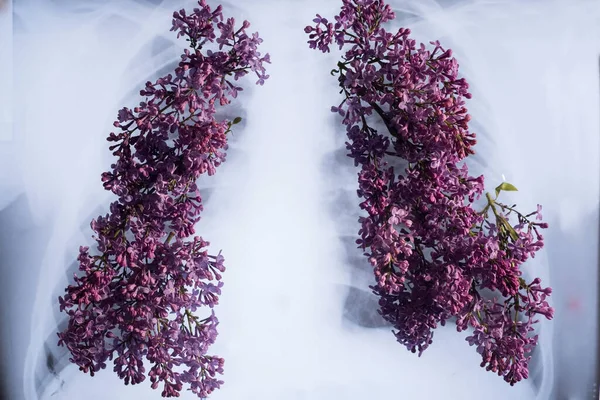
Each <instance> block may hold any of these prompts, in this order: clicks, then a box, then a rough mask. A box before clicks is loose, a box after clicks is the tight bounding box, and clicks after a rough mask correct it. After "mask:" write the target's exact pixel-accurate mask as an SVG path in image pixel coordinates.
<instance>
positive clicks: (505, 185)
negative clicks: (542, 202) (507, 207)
mask: <svg viewBox="0 0 600 400" xmlns="http://www.w3.org/2000/svg"><path fill="white" fill-rule="evenodd" d="M502 190H504V191H505V192H517V191H518V190H519V189H517V188H516V187H515V186H514V185H512V184H510V183H508V182H502V183H501V184H500V185H498V187H497V188H496V197H498V195H499V194H500V192H501V191H502Z"/></svg>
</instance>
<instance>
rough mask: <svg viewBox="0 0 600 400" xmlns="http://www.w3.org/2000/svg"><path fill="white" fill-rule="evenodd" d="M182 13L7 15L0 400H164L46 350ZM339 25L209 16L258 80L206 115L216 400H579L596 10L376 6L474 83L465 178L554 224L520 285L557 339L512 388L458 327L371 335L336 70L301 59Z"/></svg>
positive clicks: (590, 280) (255, 5) (304, 13)
mask: <svg viewBox="0 0 600 400" xmlns="http://www.w3.org/2000/svg"><path fill="white" fill-rule="evenodd" d="M194 4H195V2H194V1H159V0H152V1H150V0H118V1H117V0H102V1H100V0H98V1H89V2H86V3H85V4H84V5H81V4H80V3H78V2H74V1H69V2H65V1H60V2H59V1H51V2H50V1H45V0H23V1H20V2H17V4H15V10H14V11H15V13H14V16H13V22H14V66H15V83H14V88H15V97H14V105H15V111H14V115H13V121H12V122H11V123H12V124H13V128H14V131H13V132H14V135H13V136H12V138H10V140H8V141H1V142H0V156H2V157H0V166H1V167H3V170H4V171H7V172H8V173H7V174H4V175H3V177H2V178H0V189H1V190H2V193H1V194H0V260H1V263H2V268H0V274H1V275H0V278H1V279H0V285H2V286H0V288H1V290H0V315H1V316H2V320H3V321H10V322H8V323H6V322H5V323H4V324H2V326H1V327H0V335H1V338H2V339H1V340H2V346H1V347H0V360H1V361H2V362H0V373H1V374H2V376H3V384H4V393H5V396H4V397H3V398H7V399H9V400H21V399H25V400H46V399H52V400H54V399H58V400H60V399H65V400H66V399H73V398H80V397H83V396H85V398H86V399H87V400H95V399H98V400H101V399H106V398H111V399H121V398H122V399H128V400H131V399H135V398H140V399H152V398H158V397H159V396H160V392H159V391H153V390H151V389H150V388H149V384H147V383H148V382H145V383H143V384H142V385H137V386H124V385H123V382H122V381H120V380H118V379H117V377H116V376H115V374H114V373H113V372H112V368H111V367H109V368H107V369H106V370H104V371H101V373H99V374H98V375H97V376H95V377H94V378H90V377H89V376H86V375H84V374H82V373H80V372H79V371H77V367H76V366H74V365H72V364H71V363H70V362H69V361H68V358H69V354H68V352H66V350H65V349H64V348H59V347H57V346H56V332H57V331H58V330H61V329H63V328H64V324H65V323H66V320H65V318H64V317H65V316H64V315H63V314H61V313H59V312H58V306H57V301H56V299H57V297H58V296H59V295H61V294H62V293H63V290H64V287H65V286H66V285H67V284H68V283H69V282H70V280H71V279H72V275H73V273H75V272H76V270H77V265H76V264H75V263H74V259H75V256H76V251H77V248H78V247H79V246H80V245H84V244H87V245H89V244H93V241H92V240H91V230H90V228H89V222H90V220H91V218H94V217H95V216H97V215H100V214H103V213H105V212H106V210H107V207H108V204H109V203H110V201H112V198H111V197H110V195H109V194H107V193H106V192H104V191H103V190H102V186H101V183H100V179H99V174H100V173H101V172H102V171H104V170H106V168H107V167H108V166H109V165H110V163H111V162H112V159H111V157H110V154H109V152H108V151H106V149H107V146H106V142H105V138H106V136H107V134H108V132H110V129H111V123H112V121H113V119H114V116H115V115H116V111H117V110H118V109H119V108H120V107H122V106H124V105H126V104H127V105H133V104H135V103H137V102H138V101H139V99H138V97H137V96H138V91H139V88H140V86H141V85H142V84H143V83H144V82H145V81H147V80H153V79H155V78H156V77H158V76H160V75H162V74H164V73H166V72H168V71H170V70H172V69H173V68H174V66H175V63H176V62H177V60H178V54H179V53H180V52H181V50H182V48H183V46H185V43H182V41H177V40H175V38H174V35H173V34H172V32H169V31H168V28H169V26H170V19H171V15H172V12H173V10H175V9H180V8H188V9H189V8H193V7H194ZM215 4H216V3H215ZM340 4H341V1H338V0H335V1H334V0H331V1H327V2H322V1H316V0H302V1H301V0H298V1H292V0H240V1H239V2H238V1H236V2H232V3H231V4H230V3H226V4H225V13H226V14H227V15H233V16H235V17H236V20H238V22H239V21H241V20H242V19H248V20H250V21H251V23H252V26H251V28H250V32H254V31H259V32H260V34H261V37H263V38H264V42H263V43H262V45H261V46H262V47H261V48H262V49H264V51H268V52H269V53H271V56H272V57H271V59H272V61H273V64H272V65H269V66H268V67H269V68H268V72H269V73H270V74H271V77H270V78H269V80H267V82H266V83H265V85H264V86H263V87H255V86H254V81H255V78H254V77H251V76H250V77H247V78H248V79H245V80H244V82H243V83H241V84H242V86H243V87H244V91H243V92H241V93H240V95H239V97H238V99H237V100H236V101H235V102H233V103H232V105H231V106H228V107H227V108H225V109H224V110H223V111H222V112H221V113H220V114H219V115H218V118H230V119H232V118H233V117H236V116H241V117H242V118H243V120H242V123H241V124H239V125H236V128H237V129H236V130H235V132H234V134H233V136H232V137H231V141H230V147H229V150H228V161H227V162H226V163H225V164H224V165H223V166H222V167H221V168H220V169H219V171H218V173H217V174H216V175H215V176H214V177H210V178H203V179H201V180H200V182H199V186H200V188H201V192H202V194H203V199H204V202H205V213H204V214H203V215H204V217H203V220H202V221H201V222H200V224H199V226H198V229H197V230H198V233H199V234H200V235H202V236H205V239H207V240H208V241H210V242H211V250H214V252H215V253H216V252H218V251H219V250H220V249H222V250H223V254H224V256H225V259H226V265H227V268H228V269H227V272H226V275H225V287H224V290H223V296H222V298H221V299H222V303H221V305H220V306H219V307H218V309H217V315H218V316H219V318H220V321H221V325H220V336H219V339H218V341H217V343H216V344H215V346H214V353H215V354H219V355H221V356H223V357H224V358H225V359H226V364H225V367H226V375H225V381H226V384H225V385H224V387H223V389H222V390H221V391H219V392H217V393H215V394H214V396H213V397H214V398H215V399H219V398H221V399H227V398H229V399H232V398H235V399H238V398H239V399H243V398H257V399H263V400H269V399H290V400H292V399H311V400H318V399H323V400H324V399H331V398H345V399H348V400H358V399H361V400H362V399H367V398H368V399H386V398H391V397H392V396H394V397H397V396H398V394H399V393H402V395H403V396H404V397H406V398H411V399H429V398H435V399H438V398H440V399H443V398H445V399H455V398H457V399H458V398H460V399H461V400H468V399H479V398H481V396H482V393H485V396H486V399H497V400H504V399H507V398H511V399H522V400H529V399H536V400H563V399H570V400H578V399H587V398H589V396H591V394H592V393H593V392H594V391H595V390H596V386H595V383H596V376H595V373H596V372H595V371H596V370H597V355H596V353H597V351H598V346H597V344H596V343H597V334H598V329H597V325H598V324H597V315H598V314H597V297H598V290H597V284H598V274H597V272H596V271H597V264H598V226H599V223H598V198H599V193H600V191H599V184H600V177H598V171H599V170H600V168H599V167H600V166H599V165H598V163H599V161H598V160H599V159H600V157H599V156H598V149H599V148H600V143H598V142H599V138H600V136H599V135H598V133H599V132H600V120H599V119H598V114H599V110H600V105H599V101H598V98H599V96H598V94H599V91H598V89H599V88H600V85H599V83H598V75H599V73H598V54H599V53H600V43H599V42H600V32H598V30H599V29H600V24H599V23H598V22H600V7H598V5H597V4H595V3H594V2H592V1H587V0H582V1H581V2H578V3H577V5H578V6H577V7H575V5H573V3H572V2H569V1H567V0H564V1H562V0H557V1H555V2H552V3H544V4H541V3H540V4H538V3H537V2H532V3H531V4H527V5H525V4H524V3H523V2H518V1H516V0H515V1H509V0H501V1H497V2H477V1H464V0H463V1H449V0H446V1H441V0H440V1H434V0H425V1H420V2H414V1H407V0H390V4H391V5H392V6H393V8H394V10H395V11H396V12H397V15H398V19H397V20H396V21H394V23H393V24H390V29H394V28H397V27H399V26H400V25H403V26H408V27H410V28H411V29H412V30H413V35H414V37H415V39H417V40H418V41H423V42H427V41H429V40H436V39H439V40H440V41H442V43H443V44H444V45H445V46H446V47H450V48H452V49H453V50H454V53H455V56H456V57H457V58H458V60H459V63H460V65H461V71H463V73H464V75H465V77H466V78H467V80H468V81H469V82H470V83H471V89H472V92H473V96H474V98H473V100H472V101H471V102H470V103H469V110H470V112H471V114H472V116H473V120H472V125H471V127H472V130H473V131H475V132H476V133H477V134H478V142H479V144H478V146H477V148H476V151H477V155H476V156H474V157H472V158H471V159H470V160H469V168H470V171H471V174H473V175H478V174H480V173H484V174H485V176H486V182H487V184H488V185H489V186H488V190H491V189H493V187H494V186H495V185H497V184H498V183H499V182H500V181H501V180H502V179H503V175H504V177H505V178H506V180H507V181H510V182H511V183H513V184H515V185H516V186H517V187H518V188H519V189H520V191H519V192H518V193H516V194H515V195H514V196H512V197H510V199H511V200H513V199H514V201H515V202H516V203H518V204H519V206H522V207H523V208H524V209H530V208H531V209H532V210H534V209H535V205H536V204H537V203H538V202H539V203H540V204H542V205H543V206H544V209H543V214H544V216H545V218H546V219H547V220H548V221H549V222H550V224H551V227H550V229H549V230H548V232H547V234H546V249H545V250H544V251H542V252H541V253H540V255H539V257H536V259H535V260H532V262H531V263H528V265H527V268H526V271H525V274H526V276H528V277H529V276H531V277H532V276H538V275H541V276H542V277H543V279H544V280H545V281H547V282H549V283H550V285H551V286H552V287H553V288H554V293H553V302H554V303H553V304H554V306H555V308H556V317H555V320H554V321H553V322H551V323H545V322H542V323H541V324H540V331H539V334H540V346H539V347H538V348H537V349H536V351H535V353H534V354H533V358H532V361H531V378H530V379H529V380H527V381H525V382H522V383H520V384H518V385H516V386H515V387H514V388H510V387H508V386H507V385H506V384H505V383H504V382H503V381H502V380H501V379H500V378H498V377H497V376H494V375H493V374H491V373H489V372H486V371H484V370H483V369H481V368H480V367H479V365H478V364H479V356H478V355H477V354H476V353H475V351H474V349H473V348H469V346H468V345H467V343H466V342H465V341H464V336H465V335H462V334H458V333H456V332H455V330H454V328H452V324H448V326H446V327H445V328H443V329H439V330H438V331H436V334H435V337H434V344H433V345H432V346H431V348H430V349H428V350H427V352H426V353H425V354H424V355H423V357H421V358H417V357H416V356H415V355H413V354H410V353H409V352H407V351H406V350H405V349H404V348H403V347H402V346H400V345H399V344H398V343H396V342H395V340H394V337H393V335H392V333H391V332H390V331H391V326H390V325H389V324H388V323H387V322H386V321H384V320H383V319H382V318H381V317H380V316H379V314H378V313H377V308H378V305H377V298H376V296H375V295H373V294H372V293H371V291H370V290H369V285H370V284H372V282H373V274H372V271H371V268H370V265H369V264H368V262H367V259H366V257H364V256H363V255H362V251H361V250H360V249H358V248H357V247H356V244H355V240H356V238H357V232H358V229H359V225H358V221H357V219H358V216H359V215H360V210H359V209H358V203H359V199H358V197H357V196H356V189H357V183H356V173H357V169H356V168H355V167H354V166H353V162H352V160H351V159H350V158H348V157H347V156H346V152H347V151H346V149H345V146H344V142H345V140H346V139H345V132H344V127H343V126H341V124H340V121H339V118H338V117H337V116H336V115H335V114H333V113H331V112H330V107H331V106H332V105H335V104H338V103H339V101H340V99H339V96H338V92H337V90H336V82H335V81H334V80H333V81H332V79H331V77H330V76H329V71H330V70H331V68H333V66H335V63H336V60H337V56H338V55H339V54H338V53H335V52H332V53H331V54H326V55H323V54H320V53H317V52H315V51H312V50H309V49H308V46H307V44H306V40H307V38H306V35H305V34H304V33H303V31H302V29H303V27H304V26H305V25H307V24H309V23H310V21H311V19H312V18H313V17H314V14H316V13H320V14H321V15H323V16H332V15H334V13H336V12H337V10H338V9H339V6H340ZM0 58H1V56H0ZM0 95H2V94H1V93H0ZM398 163H399V164H397V167H401V161H399V160H398ZM6 366H10V368H7V367H6ZM267 376H268V377H269V378H268V380H266V381H265V378H264V377H267ZM467 385H468V387H470V390H469V391H465V389H464V388H465V387H467ZM399 388H401V389H399ZM399 390H401V392H400V391H399ZM186 396H187V394H186V395H184V396H183V398H186ZM187 397H189V398H193V397H190V396H187Z"/></svg>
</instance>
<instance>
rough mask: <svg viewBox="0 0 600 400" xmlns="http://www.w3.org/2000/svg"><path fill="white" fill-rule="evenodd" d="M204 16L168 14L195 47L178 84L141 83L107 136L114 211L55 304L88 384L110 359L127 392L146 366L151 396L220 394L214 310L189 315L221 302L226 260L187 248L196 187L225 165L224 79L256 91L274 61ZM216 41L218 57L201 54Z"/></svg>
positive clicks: (203, 11)
mask: <svg viewBox="0 0 600 400" xmlns="http://www.w3.org/2000/svg"><path fill="white" fill-rule="evenodd" d="M199 5H200V8H196V9H194V11H193V13H191V14H190V15H188V14H186V12H185V10H181V11H179V12H175V13H174V14H173V18H174V19H173V28H172V30H173V31H177V32H178V37H179V36H186V37H187V40H188V41H189V42H190V45H191V49H186V50H185V52H184V54H183V55H182V56H181V62H180V63H179V66H178V67H177V69H176V70H175V75H174V76H172V75H171V74H169V75H167V76H165V77H162V78H160V79H158V80H157V81H156V82H155V83H151V82H147V83H146V87H145V88H144V89H143V90H142V91H141V92H140V94H141V96H144V97H145V101H143V102H141V103H140V105H139V106H138V107H135V108H134V109H133V110H131V109H129V108H123V109H121V110H120V111H119V113H118V120H117V121H116V122H115V123H114V126H115V127H116V128H118V129H119V131H118V132H117V133H115V132H113V133H111V134H110V136H109V137H108V141H109V142H113V143H114V144H113V145H112V146H111V147H110V149H111V150H112V151H113V154H114V155H115V156H116V157H117V158H118V160H117V161H116V163H115V164H113V165H112V166H111V168H112V170H111V171H109V172H105V173H103V174H102V181H103V182H104V187H105V188H106V189H107V190H110V191H112V192H113V193H114V194H116V195H117V196H118V201H115V202H114V203H112V204H111V205H110V213H109V214H107V215H105V216H99V217H98V218H97V219H95V220H94V221H92V224H91V227H92V229H93V230H94V231H95V233H96V235H97V236H95V239H96V241H97V253H98V254H97V255H93V254H92V253H91V252H90V250H89V248H87V247H81V248H80V253H79V258H78V260H79V269H80V271H82V272H83V274H82V276H77V275H75V277H74V280H75V284H74V285H70V286H68V287H67V288H66V290H65V292H66V294H65V296H64V298H63V297H60V298H59V301H60V309H61V311H66V313H67V314H68V315H69V324H68V327H67V328H66V330H65V331H63V332H60V333H59V334H58V336H59V345H64V346H66V347H67V348H68V349H69V351H70V352H71V354H72V358H71V361H72V362H74V363H76V364H77V365H79V367H80V370H82V371H84V372H89V373H90V374H91V375H92V376H93V375H94V372H97V371H99V370H100V369H102V368H105V367H106V361H107V360H113V358H114V371H115V372H116V373H117V374H118V376H119V377H120V378H121V379H123V380H124V381H125V384H130V383H131V384H137V383H140V382H142V381H144V380H145V379H146V367H145V365H144V359H146V360H147V361H148V362H149V365H150V369H149V371H148V376H149V377H150V381H151V382H152V388H154V389H156V388H157V387H158V386H159V384H160V383H162V385H163V391H162V396H163V397H178V396H179V395H180V393H179V392H180V391H181V390H182V388H183V385H184V384H186V385H188V386H189V390H191V391H192V392H193V393H195V394H197V395H198V396H199V397H201V398H204V397H206V396H207V395H208V394H210V393H211V392H212V391H213V390H215V389H217V388H219V387H220V385H221V384H222V383H223V382H222V381H221V380H219V379H218V378H217V374H222V373H223V359H221V358H219V357H216V356H212V355H207V351H208V348H209V346H210V345H211V344H212V343H214V341H215V338H216V336H217V330H216V327H217V325H218V320H217V318H216V317H215V315H214V312H212V311H211V313H210V315H208V316H207V317H206V318H199V317H197V316H196V315H195V314H194V313H195V312H196V311H197V310H198V309H199V308H203V307H205V306H206V307H209V308H211V309H212V308H213V307H214V306H215V305H216V304H217V303H218V298H219V295H220V294H221V288H222V286H223V283H222V282H221V277H222V276H221V274H222V273H223V272H224V271H225V267H224V265H223V256H221V254H220V253H219V254H218V255H216V256H214V255H209V254H208V253H207V250H206V247H207V246H208V244H209V243H208V242H206V241H204V240H203V239H202V238H200V237H194V238H193V240H191V241H184V239H185V238H187V237H189V236H191V235H193V234H194V225H195V224H196V222H198V221H199V219H200V216H199V215H200V213H201V211H202V209H203V207H202V199H201V196H200V192H199V190H198V187H197V186H196V183H195V182H196V180H197V179H198V177H199V176H200V175H201V174H204V173H208V174H209V175H212V174H214V173H215V169H216V167H218V166H219V165H220V164H221V163H222V162H223V161H225V151H226V150H227V136H226V135H227V133H228V132H230V129H231V127H232V125H234V124H236V123H238V122H239V121H240V119H239V118H236V119H234V120H233V121H227V120H225V121H216V120H215V103H218V104H219V105H221V106H223V105H226V104H228V103H229V102H230V99H229V98H230V97H236V96H237V93H238V91H240V90H242V88H240V87H237V86H236V85H235V84H234V83H232V81H231V80H230V79H229V77H231V76H233V79H234V80H237V79H238V78H240V77H242V76H244V75H246V74H248V73H249V72H250V71H252V72H255V73H256V74H257V76H258V78H259V81H258V82H257V83H259V84H262V83H263V82H264V80H265V79H267V78H268V75H266V74H265V69H264V67H263V63H264V62H267V63H268V62H270V60H269V56H268V54H267V55H265V56H263V57H261V56H260V53H259V52H258V51H257V47H258V45H259V44H260V43H261V42H262V40H261V39H260V38H259V37H258V34H256V33H255V34H253V35H251V36H248V35H247V34H246V32H245V31H246V29H247V28H248V27H249V26H250V24H249V23H248V22H247V21H244V22H243V24H242V27H241V28H239V29H237V30H236V29H235V28H234V20H233V18H229V19H227V20H224V18H223V15H222V9H221V6H219V7H217V8H216V9H215V10H214V11H213V10H211V8H210V7H209V6H208V5H207V4H206V2H205V1H204V0H202V1H200V2H199ZM215 25H216V28H217V29H215ZM215 41H216V44H218V51H215V50H217V49H216V48H215V49H214V50H210V49H207V50H206V51H205V53H203V52H202V49H203V47H207V46H210V45H211V44H213V43H214V42H215ZM213 46H215V47H216V45H213ZM224 48H225V49H224ZM146 365H148V364H146Z"/></svg>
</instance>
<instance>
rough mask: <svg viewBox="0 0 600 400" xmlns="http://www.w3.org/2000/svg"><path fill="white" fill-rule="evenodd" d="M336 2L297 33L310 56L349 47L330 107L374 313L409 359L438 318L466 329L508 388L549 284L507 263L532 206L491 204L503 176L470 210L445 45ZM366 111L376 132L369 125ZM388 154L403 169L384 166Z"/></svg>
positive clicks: (457, 86)
mask: <svg viewBox="0 0 600 400" xmlns="http://www.w3.org/2000/svg"><path fill="white" fill-rule="evenodd" d="M342 2H343V5H342V9H341V12H340V13H339V15H337V16H336V17H335V22H329V21H328V20H327V19H326V18H323V17H321V16H320V15H318V14H317V18H315V19H314V20H313V22H314V23H315V24H316V25H315V26H307V27H306V28H305V32H306V33H308V34H309V39H310V40H309V41H308V43H309V45H310V47H311V48H314V49H319V50H321V51H322V52H329V50H330V49H329V45H331V44H332V43H333V42H334V41H335V43H336V44H337V45H338V46H339V48H340V49H343V48H344V47H349V48H348V49H347V51H346V52H345V54H344V55H343V57H342V60H341V61H339V62H338V64H337V69H334V70H332V71H331V72H332V75H334V74H335V75H337V76H338V81H339V86H340V88H341V91H340V93H343V94H344V95H345V98H344V99H343V101H342V102H341V104H340V105H338V106H336V107H332V111H333V112H337V113H339V114H340V115H341V116H343V117H344V118H343V120H342V122H343V124H345V125H346V129H347V135H348V138H349V141H348V142H347V143H346V147H347V149H348V150H349V154H348V155H349V156H350V157H351V158H353V159H354V162H355V165H356V166H360V173H359V175H358V182H359V190H358V196H359V197H361V198H362V199H363V201H362V202H361V204H360V207H361V209H363V210H364V211H366V215H367V216H366V217H361V218H360V223H361V229H360V231H359V235H360V239H359V240H357V244H358V245H359V247H361V248H362V249H363V250H364V251H366V253H365V255H366V256H367V257H368V259H369V261H370V263H371V264H372V266H373V268H374V272H375V278H376V284H375V285H374V286H372V289H373V291H374V292H375V293H376V294H377V295H378V296H380V301H379V305H380V310H379V311H380V313H381V314H382V316H383V317H384V318H385V319H386V320H387V321H389V322H390V323H392V324H393V326H394V328H395V331H394V334H395V336H396V338H397V340H398V342H400V343H402V344H403V345H405V346H406V347H407V348H408V349H410V350H411V351H412V352H417V351H418V352H419V355H420V354H421V353H422V352H423V351H424V350H425V349H426V348H427V347H428V346H429V345H430V344H431V343H432V338H433V332H434V329H435V328H436V327H437V326H438V325H444V324H445V323H446V321H448V320H449V319H455V320H456V325H457V329H458V331H462V330H465V329H468V328H469V326H470V327H471V328H472V329H473V334H472V335H471V336H469V337H468V338H467V340H468V342H469V343H470V344H471V345H475V346H477V351H478V352H479V353H480V354H481V356H482V363H481V366H482V367H486V368H487V370H491V371H493V372H496V373H498V375H500V376H503V377H504V379H505V380H506V381H507V382H509V383H510V384H511V385H513V384H514V383H516V382H518V381H520V380H521V379H524V378H527V377H528V362H529V359H530V354H531V351H532V349H533V348H534V346H535V345H536V343H537V336H536V335H535V332H533V331H534V328H533V325H534V324H535V323H536V322H537V321H538V320H537V319H536V317H537V316H538V315H543V316H545V317H546V318H548V319H551V318H552V316H553V310H552V308H550V306H549V305H548V302H547V301H546V298H547V296H548V295H549V294H550V293H551V289H550V288H543V287H541V286H540V279H539V278H536V279H534V280H533V281H532V282H531V283H527V282H526V281H525V280H524V279H523V278H522V277H521V271H520V269H519V267H520V266H521V264H523V263H524V262H525V261H526V260H527V259H528V258H529V257H534V256H535V253H536V251H538V250H539V249H540V248H542V246H543V237H542V235H541V234H540V233H539V229H541V228H547V224H546V223H543V222H539V220H541V214H540V210H541V207H539V206H538V210H537V211H536V212H534V213H531V214H528V215H523V214H521V213H519V212H518V211H517V210H516V209H515V208H514V207H515V206H514V205H513V206H508V205H506V204H502V203H500V202H499V201H498V196H499V194H500V192H502V191H511V190H516V188H515V187H514V186H512V185H511V184H509V183H503V184H502V185H500V186H498V188H496V195H495V197H493V196H492V195H490V194H489V193H488V194H486V199H487V205H486V207H485V208H484V209H483V210H482V211H479V212H478V211H476V210H474V208H473V207H472V203H473V202H474V201H475V200H477V199H479V198H480V197H481V196H482V194H483V190H484V180H483V176H479V177H476V178H475V177H471V176H469V173H468V169H467V166H466V164H465V163H464V159H465V157H467V156H468V155H470V154H473V153H474V152H473V149H472V148H473V146H474V145H475V143H476V141H475V135H474V134H473V133H470V132H469V130H468V123H469V120H470V116H469V114H467V109H466V108H465V100H464V99H465V98H466V99H469V98H471V95H470V93H469V92H468V84H467V82H466V81H465V79H464V78H458V64H457V61H456V59H454V58H452V51H451V50H445V49H443V48H442V47H441V45H440V43H439V42H431V45H432V46H433V49H431V50H428V49H427V47H426V46H425V45H424V44H420V45H419V46H417V45H416V42H415V41H414V40H412V39H411V38H410V37H409V34H410V30H409V29H404V28H402V29H399V30H398V31H397V32H396V33H390V32H387V31H386V30H385V29H384V28H383V26H382V24H384V23H385V22H387V21H390V20H392V19H393V18H394V17H395V16H394V13H393V12H392V10H391V8H390V7H389V5H387V4H385V3H384V2H383V1H381V0H342ZM372 118H378V119H379V120H380V121H382V122H383V124H384V125H385V127H386V128H387V129H386V131H387V132H385V133H384V132H379V131H378V130H376V129H374V128H373V127H372V124H371V125H369V123H368V122H369V121H368V119H372ZM399 159H402V160H404V161H405V162H406V163H407V165H408V166H407V167H406V168H403V169H402V170H401V171H396V170H395V169H394V166H393V165H392V163H393V160H399ZM534 215H536V216H537V220H538V221H535V220H531V219H530V218H531V217H532V216H534ZM515 217H516V223H515V222H513V223H514V225H513V223H511V222H510V220H511V218H512V219H513V220H514V219H515ZM490 293H491V294H492V296H490V295H489V294H490ZM532 332H533V333H532Z"/></svg>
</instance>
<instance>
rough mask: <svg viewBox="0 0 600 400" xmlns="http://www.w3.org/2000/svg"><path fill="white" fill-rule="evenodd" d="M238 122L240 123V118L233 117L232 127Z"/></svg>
mask: <svg viewBox="0 0 600 400" xmlns="http://www.w3.org/2000/svg"><path fill="white" fill-rule="evenodd" d="M240 122H242V117H235V118H234V119H233V123H232V125H235V124H239V123H240Z"/></svg>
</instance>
